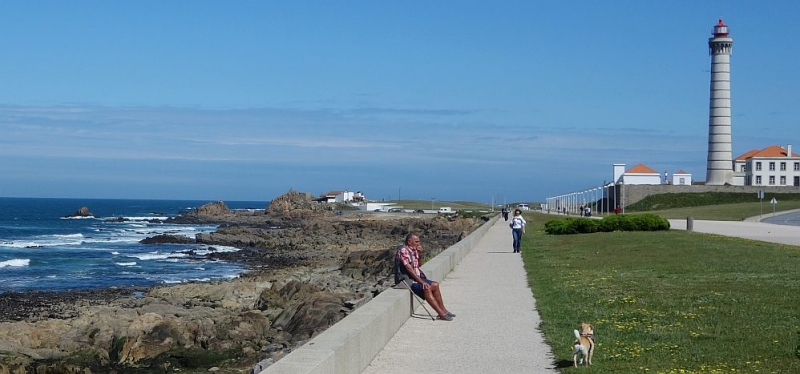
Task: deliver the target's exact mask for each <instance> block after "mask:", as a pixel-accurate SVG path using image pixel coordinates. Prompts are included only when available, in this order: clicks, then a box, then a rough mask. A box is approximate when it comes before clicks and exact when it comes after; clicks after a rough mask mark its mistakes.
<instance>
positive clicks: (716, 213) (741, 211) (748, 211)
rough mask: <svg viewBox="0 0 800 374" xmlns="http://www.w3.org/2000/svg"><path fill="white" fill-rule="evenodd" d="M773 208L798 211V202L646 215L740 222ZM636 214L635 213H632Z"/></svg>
mask: <svg viewBox="0 0 800 374" xmlns="http://www.w3.org/2000/svg"><path fill="white" fill-rule="evenodd" d="M773 208H774V209H775V211H776V212H781V211H784V210H792V209H800V201H797V200H787V201H779V202H778V203H777V204H775V205H774V206H773V205H772V204H770V203H769V201H765V202H763V204H762V203H738V204H720V205H707V206H698V207H683V208H674V209H666V210H652V211H648V212H646V213H653V214H657V215H659V216H661V217H664V218H667V219H680V218H686V217H694V219H706V220H717V221H741V220H743V219H745V218H748V217H755V216H759V215H763V217H770V216H772V211H773ZM634 214H636V213H634Z"/></svg>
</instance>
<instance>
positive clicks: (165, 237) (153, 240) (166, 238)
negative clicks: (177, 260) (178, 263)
mask: <svg viewBox="0 0 800 374" xmlns="http://www.w3.org/2000/svg"><path fill="white" fill-rule="evenodd" d="M194 242H195V241H194V239H192V238H189V237H186V236H183V235H170V234H161V235H156V236H151V237H149V238H144V239H142V240H140V241H139V243H142V244H192V243H194Z"/></svg>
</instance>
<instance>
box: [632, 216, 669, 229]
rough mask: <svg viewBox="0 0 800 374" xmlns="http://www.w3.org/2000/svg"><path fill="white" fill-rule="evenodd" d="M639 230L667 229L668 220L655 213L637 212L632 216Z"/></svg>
mask: <svg viewBox="0 0 800 374" xmlns="http://www.w3.org/2000/svg"><path fill="white" fill-rule="evenodd" d="M634 219H635V220H636V222H637V227H638V228H639V231H660V230H669V221H667V220H666V219H664V218H661V217H659V216H657V215H655V214H649V213H648V214H638V215H635V216H634Z"/></svg>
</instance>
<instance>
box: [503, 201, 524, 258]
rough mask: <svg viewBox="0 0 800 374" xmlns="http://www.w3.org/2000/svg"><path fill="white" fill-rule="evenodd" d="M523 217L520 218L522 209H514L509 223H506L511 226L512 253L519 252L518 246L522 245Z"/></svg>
mask: <svg viewBox="0 0 800 374" xmlns="http://www.w3.org/2000/svg"><path fill="white" fill-rule="evenodd" d="M526 224H527V222H525V218H522V211H521V210H519V209H516V210H514V217H513V218H511V223H509V224H508V226H509V227H511V237H513V238H514V244H513V245H514V253H520V252H521V250H520V247H521V246H522V234H524V233H525V225H526Z"/></svg>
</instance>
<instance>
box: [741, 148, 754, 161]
mask: <svg viewBox="0 0 800 374" xmlns="http://www.w3.org/2000/svg"><path fill="white" fill-rule="evenodd" d="M758 152H759V150H758V149H751V150H749V151H747V152H745V153H744V154H743V155H741V156H739V157H736V160H741V161H744V160H747V159H748V158H750V157H753V155H754V154H756V153H758Z"/></svg>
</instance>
